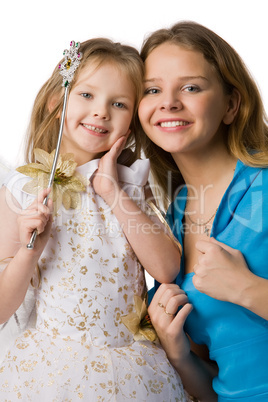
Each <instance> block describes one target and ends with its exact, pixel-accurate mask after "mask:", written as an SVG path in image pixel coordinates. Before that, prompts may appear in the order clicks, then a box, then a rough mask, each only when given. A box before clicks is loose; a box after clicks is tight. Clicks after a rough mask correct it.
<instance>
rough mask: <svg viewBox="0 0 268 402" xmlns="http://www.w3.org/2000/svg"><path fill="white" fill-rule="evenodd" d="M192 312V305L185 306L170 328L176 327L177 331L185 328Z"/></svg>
mask: <svg viewBox="0 0 268 402" xmlns="http://www.w3.org/2000/svg"><path fill="white" fill-rule="evenodd" d="M192 310H193V305H192V304H190V303H187V304H185V305H184V306H183V307H182V308H181V309H180V311H179V312H178V314H176V316H175V317H174V319H173V320H172V322H171V323H170V327H171V328H172V327H174V329H175V330H176V331H177V330H178V328H183V326H184V324H185V321H186V319H187V317H188V315H189V314H190V313H191V311H192Z"/></svg>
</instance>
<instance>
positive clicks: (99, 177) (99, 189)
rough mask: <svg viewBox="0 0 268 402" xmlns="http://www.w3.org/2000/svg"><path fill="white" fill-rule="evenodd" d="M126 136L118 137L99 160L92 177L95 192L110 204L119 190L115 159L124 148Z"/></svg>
mask: <svg viewBox="0 0 268 402" xmlns="http://www.w3.org/2000/svg"><path fill="white" fill-rule="evenodd" d="M126 140H127V136H123V137H120V138H119V139H118V140H117V141H116V142H115V143H114V144H113V146H112V148H111V149H110V151H108V152H107V153H106V154H105V155H104V156H103V157H102V158H101V160H100V163H99V167H98V170H97V171H96V172H95V174H94V177H93V179H92V185H93V188H94V190H95V192H96V193H97V194H98V195H100V196H101V197H102V198H103V199H104V201H106V202H107V204H108V205H109V206H111V205H112V204H113V203H114V202H115V201H116V198H117V195H118V191H119V190H120V187H119V184H118V174H117V159H118V157H119V155H120V154H121V152H122V151H123V149H124V146H125V144H126Z"/></svg>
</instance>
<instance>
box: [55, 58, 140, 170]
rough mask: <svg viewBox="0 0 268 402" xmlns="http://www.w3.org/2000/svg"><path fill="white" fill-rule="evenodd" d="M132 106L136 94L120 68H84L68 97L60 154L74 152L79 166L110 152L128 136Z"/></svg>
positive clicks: (92, 66) (91, 66)
mask: <svg viewBox="0 0 268 402" xmlns="http://www.w3.org/2000/svg"><path fill="white" fill-rule="evenodd" d="M134 104H135V91H134V88H133V85H132V83H131V81H130V79H129V77H128V76H127V73H126V72H124V70H123V69H121V68H119V67H118V66H116V65H115V64H111V63H104V64H102V65H101V66H99V67H96V64H95V63H91V64H89V65H88V66H85V67H84V69H82V70H81V72H80V74H79V76H78V79H77V82H76V84H75V86H74V87H73V88H72V90H71V92H70V95H69V99H68V105H67V111H66V118H65V125H64V131H63V139H62V146H61V152H62V153H67V152H71V153H74V155H75V160H76V162H77V163H78V165H81V164H83V163H86V162H88V161H90V160H92V159H94V158H95V157H96V155H97V154H99V153H101V152H105V151H107V150H109V149H110V148H111V147H112V145H113V144H114V143H115V141H116V140H117V139H118V138H120V137H122V136H127V135H128V134H129V133H130V130H129V126H130V123H131V120H132V116H133V111H134Z"/></svg>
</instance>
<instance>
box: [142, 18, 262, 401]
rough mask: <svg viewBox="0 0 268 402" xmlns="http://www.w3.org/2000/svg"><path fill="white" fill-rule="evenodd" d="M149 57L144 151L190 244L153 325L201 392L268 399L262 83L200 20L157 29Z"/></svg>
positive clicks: (191, 388)
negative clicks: (259, 89)
mask: <svg viewBox="0 0 268 402" xmlns="http://www.w3.org/2000/svg"><path fill="white" fill-rule="evenodd" d="M141 55H142V58H143V60H144V62H145V94H144V97H143V99H142V101H141V103H140V107H139V116H140V120H141V123H142V126H143V128H144V130H145V132H146V134H147V136H148V138H147V139H146V146H145V153H146V156H147V157H149V158H150V159H151V166H152V170H153V173H154V175H155V177H156V179H157V180H158V183H159V184H160V186H161V188H162V189H163V190H164V191H163V192H164V194H165V195H166V196H170V197H171V198H172V200H173V203H172V204H171V206H170V208H169V210H168V215H167V217H168V221H169V224H170V226H171V227H172V229H173V232H174V234H175V235H176V237H177V238H178V240H179V241H180V243H181V244H182V245H183V253H182V259H181V270H180V274H179V275H178V277H177V280H176V283H177V284H170V285H167V284H163V285H161V286H160V288H159V289H158V290H157V292H156V294H155V296H154V298H153V301H152V303H151V305H150V308H149V313H150V316H151V319H152V322H153V324H154V326H155V328H156V330H157V333H158V335H159V338H160V340H161V343H162V345H163V347H164V348H165V350H166V352H167V355H168V357H169V359H170V361H171V362H172V363H173V365H174V366H175V367H176V369H177V370H178V372H179V374H180V376H181V378H182V381H183V384H184V386H185V388H186V389H187V390H188V392H189V393H190V394H191V395H194V396H196V397H197V398H198V399H199V400H200V401H205V402H208V401H216V400H218V401H224V402H234V401H239V402H242V401H243V402H249V401H250V402H253V401H254V402H255V401H267V400H268V377H267V367H268V353H267V345H268V321H267V320H268V309H267V306H268V269H267V265H266V264H267V256H268V254H267V253H268V213H267V202H268V193H267V189H268V169H267V166H268V127H267V118H266V116H265V113H264V109H263V105H262V101H261V97H260V94H259V91H258V89H257V86H256V84H255V83H254V81H253V79H252V78H251V76H250V74H249V73H248V71H247V70H246V68H245V66H244V64H243V62H242V61H241V59H240V58H239V56H238V55H237V53H236V52H235V51H234V49H232V48H231V46H230V45H228V44H227V43H226V42H225V41H224V40H223V39H221V38H220V37H219V36H217V35H216V34H215V33H214V32H211V31H210V30H209V29H207V28H205V27H203V26H200V25H199V24H196V23H193V22H180V23H178V24H176V25H175V26H173V27H172V28H171V29H163V30H159V31H157V32H154V33H153V34H152V35H151V36H150V37H149V38H148V39H147V40H146V41H145V43H144V45H143V48H142V51H141ZM168 171H169V172H170V174H169V176H168V177H169V178H170V181H169V182H168V181H167V172H168ZM171 173H172V174H171ZM216 239H217V240H216ZM185 294H187V296H188V298H189V301H190V303H191V304H189V303H188V302H187V299H185ZM179 306H183V307H182V308H181V309H180V311H179V313H178V314H177V315H175V314H176V312H177V309H178V307H179ZM166 312H168V313H170V314H169V315H167V314H166ZM172 314H173V315H172ZM184 324H185V325H184ZM184 330H185V331H186V333H187V335H188V336H189V337H190V339H191V346H190V344H189V338H188V336H186V335H185V332H184ZM207 348H208V351H209V357H210V360H209V359H208V358H207V354H206V352H207ZM215 362H216V364H215ZM211 385H212V386H213V389H212V386H211Z"/></svg>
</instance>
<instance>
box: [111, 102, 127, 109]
mask: <svg viewBox="0 0 268 402" xmlns="http://www.w3.org/2000/svg"><path fill="white" fill-rule="evenodd" d="M113 105H114V106H115V107H117V108H119V109H123V108H124V107H125V105H124V104H123V103H121V102H114V103H113Z"/></svg>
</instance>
